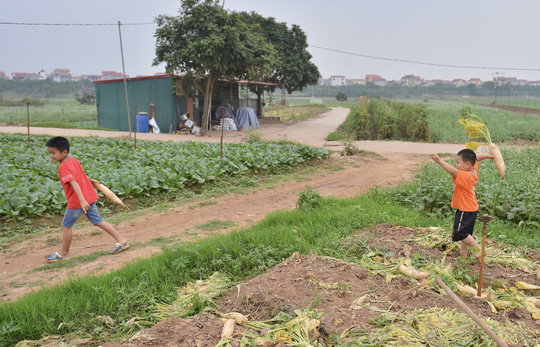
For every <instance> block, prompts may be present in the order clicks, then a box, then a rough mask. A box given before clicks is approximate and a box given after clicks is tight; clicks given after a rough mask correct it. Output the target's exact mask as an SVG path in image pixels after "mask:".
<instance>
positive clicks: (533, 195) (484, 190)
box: [383, 148, 540, 228]
mask: <svg viewBox="0 0 540 347" xmlns="http://www.w3.org/2000/svg"><path fill="white" fill-rule="evenodd" d="M502 155H503V158H504V159H505V163H506V165H507V182H508V184H504V182H503V181H502V179H501V177H500V175H499V173H498V171H497V169H496V167H495V165H494V164H493V162H492V161H484V162H481V163H480V164H479V173H480V179H479V181H478V185H477V187H476V194H477V198H478V204H479V207H480V214H483V213H487V214H489V215H491V216H494V217H497V218H498V219H500V220H503V221H508V222H510V223H515V224H517V225H520V226H523V227H527V228H537V227H538V226H540V203H539V201H540V175H539V173H540V171H539V170H540V168H539V167H538V163H539V162H540V149H538V148H524V149H521V150H516V149H503V150H502ZM445 159H448V162H450V163H452V164H453V162H452V161H453V160H454V156H453V155H452V156H447V157H446V158H445ZM452 189H453V188H452V181H451V180H450V179H449V178H448V174H447V173H446V172H444V171H443V170H440V169H439V168H437V167H436V166H435V165H433V164H432V163H426V164H425V165H424V166H423V167H422V171H421V173H420V174H418V175H417V177H416V179H415V181H414V182H413V183H411V184H408V185H403V186H400V187H398V188H396V189H394V190H390V191H388V192H384V193H383V194H389V195H390V196H392V197H393V198H394V199H395V200H396V201H402V202H403V203H404V204H406V205H410V206H412V207H413V208H415V209H418V210H421V211H425V212H427V213H428V214H433V215H437V216H449V215H451V214H452V213H453V212H452V209H451V208H450V201H451V198H452Z"/></svg>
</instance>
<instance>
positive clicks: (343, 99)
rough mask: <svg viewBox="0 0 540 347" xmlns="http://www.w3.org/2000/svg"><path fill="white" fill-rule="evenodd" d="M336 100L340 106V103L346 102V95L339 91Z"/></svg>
mask: <svg viewBox="0 0 540 347" xmlns="http://www.w3.org/2000/svg"><path fill="white" fill-rule="evenodd" d="M336 100H337V101H339V104H340V105H341V103H343V101H347V94H346V93H345V92H343V91H341V90H340V91H339V92H338V93H337V94H336Z"/></svg>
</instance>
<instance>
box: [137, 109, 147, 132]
mask: <svg viewBox="0 0 540 347" xmlns="http://www.w3.org/2000/svg"><path fill="white" fill-rule="evenodd" d="M148 122H149V118H148V112H139V113H137V132H138V133H147V132H148V127H149V124H148Z"/></svg>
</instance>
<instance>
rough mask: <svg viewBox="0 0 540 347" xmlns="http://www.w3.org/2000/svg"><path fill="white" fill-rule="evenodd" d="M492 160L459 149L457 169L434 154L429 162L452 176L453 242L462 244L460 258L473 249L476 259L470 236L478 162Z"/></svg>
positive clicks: (476, 207)
mask: <svg viewBox="0 0 540 347" xmlns="http://www.w3.org/2000/svg"><path fill="white" fill-rule="evenodd" d="M487 158H489V159H493V158H494V157H493V156H492V155H491V154H487V153H479V154H476V153H474V151H473V150H471V149H462V150H461V151H459V152H458V154H457V155H456V167H453V166H452V165H450V164H448V163H446V162H445V161H443V160H442V159H441V158H439V156H438V155H437V154H433V155H432V156H431V159H432V160H433V161H434V162H436V163H437V164H439V165H440V166H442V168H443V169H444V170H445V171H446V172H448V173H449V174H450V175H452V182H454V194H453V195H452V205H451V206H452V208H455V209H456V215H455V217H454V228H453V233H452V241H454V242H457V241H461V248H460V250H459V254H460V255H461V256H462V257H464V258H467V249H468V248H469V247H472V248H474V251H475V257H476V258H478V257H479V252H480V246H479V245H478V242H476V240H475V239H474V237H473V236H472V233H473V229H474V224H475V222H476V216H477V215H478V202H477V200H476V191H475V190H476V183H477V182H478V162H479V161H482V160H484V159H487Z"/></svg>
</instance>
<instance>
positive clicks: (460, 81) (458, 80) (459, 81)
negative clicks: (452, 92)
mask: <svg viewBox="0 0 540 347" xmlns="http://www.w3.org/2000/svg"><path fill="white" fill-rule="evenodd" d="M452 84H453V85H454V86H456V87H458V88H459V87H465V80H464V79H461V78H456V79H455V80H453V81H452Z"/></svg>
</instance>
